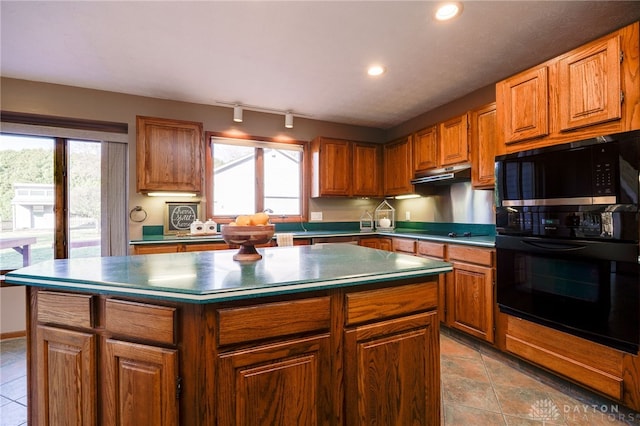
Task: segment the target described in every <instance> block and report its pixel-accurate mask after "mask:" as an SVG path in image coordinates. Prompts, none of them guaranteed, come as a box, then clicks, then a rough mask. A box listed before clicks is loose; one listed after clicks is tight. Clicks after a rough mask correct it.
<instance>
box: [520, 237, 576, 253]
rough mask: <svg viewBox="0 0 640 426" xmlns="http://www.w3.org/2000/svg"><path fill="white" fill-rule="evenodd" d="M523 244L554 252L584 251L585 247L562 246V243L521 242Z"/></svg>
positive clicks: (574, 245)
mask: <svg viewBox="0 0 640 426" xmlns="http://www.w3.org/2000/svg"><path fill="white" fill-rule="evenodd" d="M522 243H523V244H528V245H530V246H532V247H536V248H540V249H544V250H554V251H563V252H568V251H576V250H584V249H585V248H586V247H585V246H583V245H576V244H563V243H545V242H543V241H526V240H523V241H522Z"/></svg>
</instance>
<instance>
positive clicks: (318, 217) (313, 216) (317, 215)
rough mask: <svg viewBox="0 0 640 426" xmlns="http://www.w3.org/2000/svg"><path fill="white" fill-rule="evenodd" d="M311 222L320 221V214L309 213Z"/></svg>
mask: <svg viewBox="0 0 640 426" xmlns="http://www.w3.org/2000/svg"><path fill="white" fill-rule="evenodd" d="M311 220H322V212H311Z"/></svg>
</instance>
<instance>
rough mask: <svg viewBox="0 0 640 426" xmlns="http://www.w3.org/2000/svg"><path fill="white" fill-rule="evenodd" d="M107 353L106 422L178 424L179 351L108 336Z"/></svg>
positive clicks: (104, 377) (105, 374)
mask: <svg viewBox="0 0 640 426" xmlns="http://www.w3.org/2000/svg"><path fill="white" fill-rule="evenodd" d="M103 356H104V358H103V375H102V382H103V388H102V392H104V396H103V399H102V401H103V404H104V405H103V409H102V419H103V422H102V423H103V424H105V425H116V424H117V425H123V426H124V425H127V426H139V425H165V426H170V425H177V424H178V422H179V420H178V399H177V396H178V394H177V392H178V389H177V386H178V353H177V351H175V350H171V349H164V348H160V347H154V346H147V345H140V344H137V343H129V342H122V341H117V340H113V339H107V340H106V341H105V344H104V352H103Z"/></svg>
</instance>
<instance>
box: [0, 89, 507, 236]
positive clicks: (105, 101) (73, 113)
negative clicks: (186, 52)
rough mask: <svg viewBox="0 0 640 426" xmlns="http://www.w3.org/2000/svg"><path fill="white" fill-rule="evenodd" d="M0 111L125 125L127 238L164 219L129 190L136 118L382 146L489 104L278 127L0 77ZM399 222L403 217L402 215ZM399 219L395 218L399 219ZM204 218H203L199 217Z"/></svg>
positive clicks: (325, 205) (315, 206)
mask: <svg viewBox="0 0 640 426" xmlns="http://www.w3.org/2000/svg"><path fill="white" fill-rule="evenodd" d="M0 83H1V86H0V91H1V93H2V97H1V99H0V109H2V110H3V111H14V112H24V113H32V114H44V115H53V116H61V117H72V118H82V119H92V120H103V121H114V122H121V123H127V124H128V125H129V161H130V164H129V206H130V208H133V207H134V206H138V205H139V206H142V207H143V208H144V209H145V210H146V211H147V213H148V217H147V219H146V220H145V221H144V222H143V223H134V222H130V224H129V230H128V231H129V238H130V239H138V238H140V237H141V235H142V225H161V224H162V223H163V221H164V218H163V212H164V203H165V201H168V200H167V199H164V198H152V197H147V196H144V195H141V194H138V193H136V189H135V182H136V179H135V160H136V153H135V119H136V115H146V116H152V117H165V118H173V119H180V120H190V121H198V122H202V123H203V124H204V129H205V130H206V131H214V132H234V131H235V132H243V133H245V134H247V135H252V136H262V137H283V138H291V139H296V140H305V141H308V140H311V139H313V138H314V137H316V136H319V135H322V136H328V137H336V138H344V139H351V140H360V141H370V142H377V143H382V142H386V141H389V140H392V139H394V138H396V137H398V136H402V135H406V134H408V133H411V132H413V131H415V130H418V129H420V128H423V127H426V126H427V125H430V124H433V123H436V122H438V121H442V120H445V119H447V118H450V117H452V116H455V115H457V114H461V113H463V112H465V111H467V110H468V109H470V108H474V107H477V106H480V105H482V104H484V103H488V102H491V101H493V100H495V90H494V86H493V85H491V86H487V87H486V88H483V89H480V90H478V91H475V92H473V93H470V94H469V95H467V96H465V97H463V98H461V99H459V100H456V101H454V102H451V103H449V104H447V105H444V106H443V107H441V108H437V109H435V110H433V111H430V112H427V113H425V114H422V115H420V116H418V117H416V118H414V119H411V120H409V121H407V122H406V123H403V124H401V125H399V126H397V127H395V128H392V129H388V130H383V129H375V128H368V127H358V126H350V125H344V124H337V123H329V122H324V121H318V120H310V119H303V118H299V117H296V118H295V120H294V128H293V129H285V128H284V117H283V116H282V115H274V114H265V113H259V112H254V111H244V122H243V123H240V124H238V123H234V122H233V121H232V114H233V112H232V109H231V108H227V107H218V106H210V105H202V104H193V103H187V102H177V101H171V100H162V99H155V98H148V97H142V96H134V95H126V94H121V93H113V92H105V91H99V90H91V89H83V88H78V87H71V86H62V85H56V84H47V83H39V82H32V81H26V80H16V79H10V78H2V79H1V82H0ZM379 203H380V200H362V199H351V200H343V199H312V200H310V203H309V207H310V211H322V212H323V220H324V221H327V222H335V221H358V220H359V218H360V215H361V214H362V212H363V211H364V210H370V211H373V210H374V209H375V207H376V206H377V205H378V204H379ZM429 206H430V204H429V203H428V202H427V203H422V204H419V205H418V207H416V206H415V205H414V206H412V208H413V209H415V210H414V211H412V212H411V214H412V220H421V219H422V220H429V219H430V218H433V217H437V216H434V215H433V213H432V211H433V209H432V208H431V207H429ZM402 218H404V215H403V216H402ZM402 218H398V219H399V220H402ZM203 219H204V218H203Z"/></svg>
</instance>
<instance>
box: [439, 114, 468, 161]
mask: <svg viewBox="0 0 640 426" xmlns="http://www.w3.org/2000/svg"><path fill="white" fill-rule="evenodd" d="M468 123H469V117H468V115H467V114H464V115H462V116H460V117H456V118H452V119H450V120H447V121H445V122H443V123H440V129H439V133H440V165H441V166H447V165H450V164H456V163H463V162H466V161H469V137H468V130H469V124H468Z"/></svg>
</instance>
